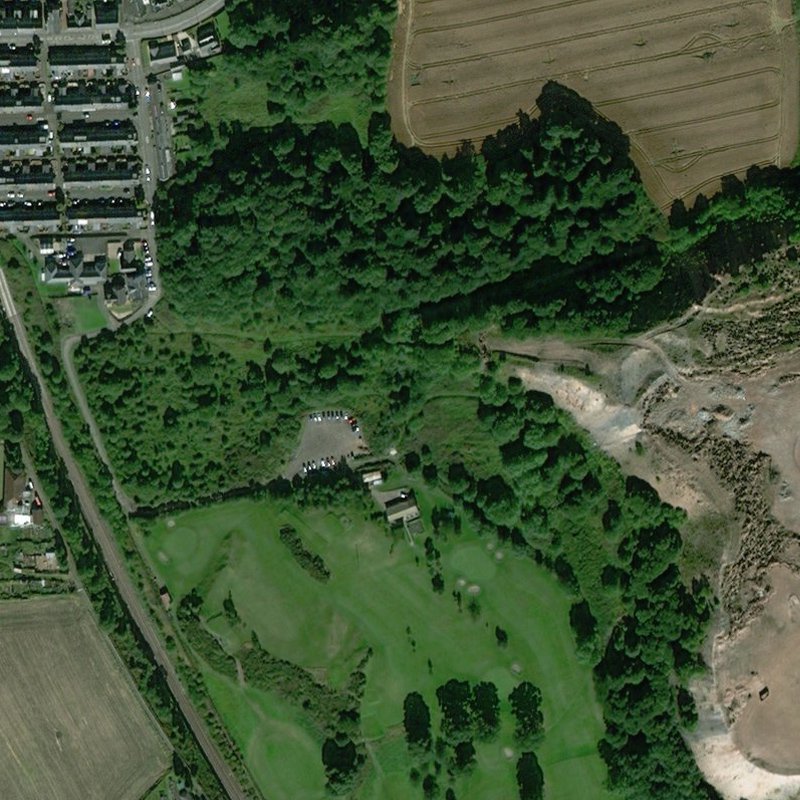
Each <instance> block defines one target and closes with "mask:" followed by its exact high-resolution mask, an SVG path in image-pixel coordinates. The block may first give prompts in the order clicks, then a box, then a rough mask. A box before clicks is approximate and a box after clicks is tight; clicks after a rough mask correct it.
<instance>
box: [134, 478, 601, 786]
mask: <svg viewBox="0 0 800 800" xmlns="http://www.w3.org/2000/svg"><path fill="white" fill-rule="evenodd" d="M445 499H446V498H445V497H444V496H443V495H442V496H438V495H436V494H428V495H420V500H421V501H423V502H422V504H421V505H422V510H423V514H424V515H426V516H427V515H428V514H429V510H430V508H431V506H432V505H433V504H436V503H441V502H443V501H444V500H445ZM283 524H291V525H293V526H294V527H295V528H296V529H297V531H298V532H299V533H300V535H301V537H302V538H303V541H304V543H305V545H306V546H307V547H308V548H310V549H311V550H313V551H314V552H316V553H318V554H319V555H320V556H322V558H323V559H324V561H325V563H326V565H327V566H328V568H329V569H330V571H331V573H332V577H331V579H330V581H329V582H328V583H327V584H322V583H319V582H316V581H314V580H312V579H311V578H310V577H309V576H308V575H307V574H306V573H305V572H304V571H303V570H302V569H301V568H300V567H299V566H297V564H296V563H295V562H294V560H293V559H292V558H291V556H290V555H289V553H288V551H287V550H286V548H285V547H284V545H283V544H282V543H281V542H280V540H279V539H278V530H279V528H280V526H281V525H283ZM427 530H428V532H430V531H431V526H430V523H429V522H428V523H427ZM493 544H494V543H493V542H490V541H489V540H486V539H481V538H480V537H479V536H478V535H476V534H475V533H474V532H473V531H471V530H469V529H465V530H463V531H462V533H461V534H460V535H455V534H452V533H451V534H449V537H448V538H447V539H446V540H443V539H442V538H441V537H440V539H439V540H437V547H438V548H439V549H440V551H441V554H442V568H443V576H444V580H445V586H446V588H445V591H444V593H443V594H442V595H438V594H435V593H433V591H432V589H431V583H430V577H429V574H428V571H427V567H426V566H425V559H424V552H423V549H422V547H421V545H418V546H417V547H415V548H413V549H412V548H410V547H409V546H408V545H407V544H406V543H405V541H404V540H403V539H402V537H400V536H399V535H396V536H390V535H389V534H388V532H387V531H386V529H385V527H384V526H383V524H382V523H378V522H374V521H371V520H368V519H366V518H365V515H364V512H363V511H362V510H361V509H359V508H355V507H349V508H348V507H339V508H335V509H329V510H322V509H311V510H305V511H299V510H298V509H297V508H296V507H294V506H292V505H290V504H282V503H277V502H266V501H263V502H261V501H259V502H256V501H237V502H232V503H226V504H223V505H218V506H214V507H210V508H206V509H200V510H196V511H189V512H186V513H183V514H180V515H177V516H176V517H174V518H172V519H169V520H167V519H162V520H160V521H158V522H156V523H154V524H153V526H152V528H151V529H150V531H149V533H148V535H147V536H146V546H147V547H148V549H149V551H150V554H151V556H152V559H153V562H154V563H155V564H156V565H157V568H158V570H159V572H160V575H159V577H160V579H162V580H163V581H164V582H165V583H166V584H167V586H168V587H169V588H170V591H171V592H172V594H173V596H174V597H175V598H176V600H177V599H179V598H180V597H181V596H183V595H184V594H186V593H187V592H189V591H190V590H191V589H192V588H194V587H199V589H200V591H201V593H202V595H203V597H204V600H205V604H204V609H203V613H204V616H206V618H207V619H208V620H209V623H208V624H209V627H210V628H211V629H212V630H213V631H214V633H216V634H217V635H219V636H220V637H221V639H222V641H224V642H226V644H227V646H228V647H229V648H230V649H234V648H236V647H238V646H239V645H240V644H241V643H242V642H243V641H244V639H245V638H247V633H246V631H245V630H242V629H238V630H236V631H234V630H233V629H232V628H231V627H230V626H229V624H228V623H227V621H226V620H225V617H224V616H223V615H222V614H221V609H222V602H223V600H224V598H225V597H226V596H227V594H228V592H231V594H232V597H233V600H234V602H235V605H236V608H237V611H238V613H239V615H240V616H241V618H242V620H243V621H244V623H245V624H244V626H243V628H244V629H246V630H250V629H253V630H255V632H256V633H257V634H258V636H259V639H260V640H261V641H262V643H263V644H264V645H265V646H266V647H267V648H268V649H269V650H270V651H271V652H273V653H274V654H275V655H278V656H281V657H283V658H286V659H289V660H292V661H294V662H295V663H298V664H300V665H301V666H303V667H305V668H307V669H309V670H312V671H313V672H314V674H315V675H316V676H317V677H318V679H323V680H325V682H326V683H328V684H329V685H331V686H334V687H338V686H342V685H343V683H344V682H345V681H346V679H347V676H348V674H349V672H350V671H351V670H352V669H353V667H354V666H355V664H356V662H357V661H358V659H359V658H360V656H361V654H363V652H364V650H365V649H366V647H368V646H369V647H372V649H373V651H374V655H373V658H372V660H371V661H370V663H369V666H368V668H367V687H366V692H365V695H364V699H363V703H362V708H361V712H362V730H363V733H364V736H365V738H366V740H367V741H368V743H369V744H368V754H369V759H368V767H367V769H366V772H365V775H366V777H365V781H364V783H363V784H362V786H361V788H360V790H359V792H358V795H357V796H358V797H359V798H370V799H371V798H375V799H376V800H377V798H398V800H405V798H409V800H411V798H417V797H419V796H420V795H421V790H420V788H419V787H413V786H412V785H411V784H410V783H409V781H408V778H407V774H408V762H407V756H406V749H405V743H404V740H403V736H402V705H403V700H404V698H405V696H406V694H408V693H409V692H411V691H419V692H421V693H422V694H423V695H424V696H425V698H426V700H427V701H428V703H429V705H430V706H431V708H432V711H434V715H436V713H437V712H436V711H435V706H436V701H435V689H436V687H437V686H439V685H440V684H442V683H444V682H445V681H447V680H448V679H449V678H452V677H458V678H462V679H470V680H472V681H477V680H483V679H485V680H491V681H492V682H494V683H495V684H496V686H497V688H498V691H499V693H500V695H501V698H505V697H506V696H507V694H508V692H509V690H510V689H511V688H512V686H513V685H514V684H515V681H516V680H517V679H516V678H515V676H514V674H513V673H512V671H511V665H512V664H514V663H517V664H519V665H520V667H521V670H522V671H521V674H520V678H525V679H528V680H532V681H533V682H534V683H536V684H538V685H539V686H541V688H542V691H543V694H544V712H545V726H546V735H545V737H544V739H543V740H542V742H541V744H540V745H539V746H538V747H537V750H538V754H539V758H540V761H541V763H542V766H543V769H544V771H545V780H546V783H547V786H548V798H549V800H562V799H563V800H568V798H569V800H571V798H574V797H577V796H587V794H586V791H587V787H601V786H602V785H603V782H604V778H605V768H604V766H603V764H602V762H601V761H600V758H599V756H598V754H597V750H596V742H597V739H598V738H599V736H600V735H601V733H602V722H601V717H600V711H599V708H598V706H597V703H596V701H595V698H594V690H593V685H592V678H591V672H590V670H589V668H588V667H587V666H585V665H583V664H582V663H580V662H579V661H578V660H577V658H576V656H575V650H574V644H573V640H572V634H571V631H570V627H569V623H568V610H569V605H570V597H569V596H568V595H567V594H566V592H565V591H564V590H563V588H562V587H561V586H560V585H559V584H558V583H557V582H556V581H555V580H554V579H553V578H552V577H551V576H550V574H549V573H547V572H546V571H545V570H543V569H541V568H539V567H537V566H536V565H535V564H533V563H532V562H531V561H530V560H528V559H526V558H523V557H520V556H518V555H516V554H515V553H514V552H513V551H511V550H500V549H494V548H493ZM460 580H464V581H466V582H467V585H470V584H473V583H474V584H477V585H479V586H480V595H479V596H478V602H479V606H480V612H479V615H478V617H477V618H475V619H474V618H473V617H472V616H471V615H470V614H469V613H468V612H467V611H466V609H465V610H464V611H459V609H458V606H457V604H456V601H455V600H454V598H453V596H452V594H451V593H452V591H453V590H454V589H456V588H457V587H459V581H460ZM462 591H463V588H462ZM464 605H465V606H466V597H465V601H464ZM496 625H500V626H501V627H503V628H504V629H505V630H506V631H507V632H508V636H509V645H508V647H507V648H506V649H500V648H499V647H498V645H497V643H496V640H495V635H494V628H495V626H496ZM429 661H430V663H429ZM206 683H207V686H208V690H209V692H210V694H211V696H212V697H213V698H214V700H215V702H216V703H217V705H218V707H219V709H220V712H221V713H222V716H223V718H224V719H225V721H226V724H227V725H228V726H229V727H230V729H231V731H232V733H233V735H234V737H235V738H236V740H237V741H238V743H239V745H240V747H241V748H242V750H243V752H244V753H245V754H246V758H247V760H248V765H249V767H250V769H251V771H252V773H253V776H254V778H255V779H256V781H257V782H258V783H259V785H260V786H261V788H262V789H263V791H264V792H265V794H266V795H267V796H269V797H276V798H280V797H287V798H288V797H297V796H302V797H304V798H309V799H310V800H313V798H316V797H322V796H323V794H322V792H323V781H324V779H323V776H322V769H321V764H320V758H319V742H315V740H314V737H313V735H312V734H311V733H310V730H309V729H307V728H306V727H305V725H304V722H303V719H302V712H300V711H299V709H295V708H293V707H290V706H288V705H287V704H286V703H284V702H283V701H281V700H279V699H278V698H275V697H271V696H269V695H267V694H266V693H264V692H260V691H256V690H254V689H252V688H250V687H247V686H245V687H241V686H237V685H234V683H233V682H232V681H229V680H227V679H223V678H221V677H219V676H217V675H215V674H213V673H206ZM509 737H510V729H504V730H503V732H502V733H501V735H500V737H499V738H498V739H497V740H496V741H495V742H492V743H490V744H486V745H479V747H478V751H479V764H480V767H479V768H478V769H476V770H475V771H474V772H473V773H472V774H471V775H470V776H468V777H462V778H460V779H459V783H458V784H457V788H456V793H457V795H458V796H464V797H474V798H485V797H513V796H515V795H516V783H515V778H514V760H513V759H512V760H508V759H506V758H505V756H504V755H503V752H502V747H503V744H504V743H505V744H508V743H509ZM312 743H313V745H314V746H313V747H312V746H311V745H312ZM298 781H302V782H303V785H302V786H301V785H299V783H298ZM592 797H597V798H605V797H608V795H607V794H606V793H604V792H603V790H602V789H599V788H597V789H596V791H594V794H593V795H592Z"/></svg>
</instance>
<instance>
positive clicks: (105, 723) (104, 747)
mask: <svg viewBox="0 0 800 800" xmlns="http://www.w3.org/2000/svg"><path fill="white" fill-rule="evenodd" d="M0 675H2V676H3V680H2V682H0V708H2V710H3V713H2V719H1V720H0V797H3V798H9V800H10V798H13V799H14V800H41V798H44V797H52V798H56V797H57V798H59V799H60V800H109V798H115V800H139V798H140V797H141V796H142V795H143V794H144V793H145V792H146V791H147V789H148V788H149V787H150V786H151V785H152V784H153V783H154V782H155V781H156V780H157V779H158V777H159V776H160V775H161V774H162V773H163V772H164V770H165V769H166V767H167V765H168V764H169V749H168V746H167V743H166V741H165V739H164V738H163V736H162V734H161V731H160V730H159V728H158V726H157V724H156V722H155V720H154V719H153V718H152V717H151V716H150V714H149V712H148V710H147V709H146V707H145V705H144V702H143V701H142V699H141V698H140V697H139V695H138V693H137V692H136V690H135V688H134V686H133V683H132V681H131V680H130V678H129V677H128V675H127V674H126V672H125V669H124V667H123V665H122V663H121V662H120V661H119V659H118V657H117V655H116V653H115V652H114V650H113V649H112V647H111V645H110V643H109V642H108V640H107V639H106V638H105V635H104V634H103V633H102V632H101V631H100V629H99V628H98V627H97V624H96V623H95V621H94V619H93V617H92V615H91V612H90V610H89V608H88V606H86V605H85V603H83V602H81V601H80V599H79V598H77V597H60V598H47V599H35V600H17V601H11V602H5V603H0Z"/></svg>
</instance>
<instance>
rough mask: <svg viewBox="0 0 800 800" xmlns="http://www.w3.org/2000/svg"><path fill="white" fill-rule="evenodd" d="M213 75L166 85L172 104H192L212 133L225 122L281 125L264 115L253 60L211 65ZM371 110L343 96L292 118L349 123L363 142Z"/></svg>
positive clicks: (263, 94)
mask: <svg viewBox="0 0 800 800" xmlns="http://www.w3.org/2000/svg"><path fill="white" fill-rule="evenodd" d="M210 64H211V69H209V71H204V72H202V73H201V74H200V75H195V74H193V73H192V71H191V70H185V71H184V74H183V78H182V79H181V80H179V81H173V82H172V83H170V84H169V91H170V94H171V95H172V96H174V97H175V99H181V98H182V99H184V100H186V101H189V102H191V103H193V104H196V106H197V109H198V112H199V114H200V116H201V117H202V119H203V120H205V121H206V122H208V123H209V125H211V127H212V128H215V129H216V128H218V127H219V126H220V124H221V123H223V122H228V123H230V122H234V121H235V122H238V123H240V124H241V125H242V126H243V127H245V128H248V127H269V126H271V125H274V124H276V123H277V122H279V121H280V119H281V118H282V117H275V116H274V115H272V114H270V113H269V111H268V110H267V99H268V98H267V90H266V82H265V79H264V75H263V73H262V70H261V67H260V64H259V62H258V61H255V60H240V61H235V62H233V61H228V60H226V59H224V58H223V59H215V60H213V61H211V62H210ZM372 112H373V108H372V107H371V105H370V104H369V102H367V101H365V100H364V98H363V97H361V96H360V95H359V94H358V93H356V92H348V91H342V92H338V93H332V94H328V95H326V96H325V98H324V99H322V100H320V101H317V102H314V103H311V104H308V105H307V106H306V107H305V108H303V109H301V110H298V111H297V112H296V113H294V114H293V118H294V119H295V121H297V122H299V123H308V124H312V123H316V122H323V121H329V122H333V123H334V124H337V125H338V124H343V123H348V122H349V123H351V124H352V125H353V127H354V128H355V129H356V131H357V132H358V135H359V137H360V138H361V140H362V142H364V141H365V140H366V135H367V125H368V124H369V118H370V115H371V114H372Z"/></svg>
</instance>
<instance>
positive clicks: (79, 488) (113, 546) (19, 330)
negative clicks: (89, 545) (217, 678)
mask: <svg viewBox="0 0 800 800" xmlns="http://www.w3.org/2000/svg"><path fill="white" fill-rule="evenodd" d="M0 301H2V305H3V310H4V311H5V314H6V316H7V317H8V319H9V321H10V322H11V324H12V325H13V327H14V333H15V334H16V337H17V342H18V344H19V349H20V352H21V353H22V355H23V357H24V358H25V360H26V361H27V362H28V364H29V366H30V369H31V373H32V374H33V376H34V378H35V379H36V382H37V383H38V384H39V392H40V396H41V401H42V409H43V410H44V413H45V417H46V419H47V425H48V427H49V428H50V433H51V435H52V437H53V444H54V445H55V448H56V451H57V452H58V454H59V456H60V457H61V459H62V460H63V461H64V464H65V465H66V468H67V474H68V475H69V479H70V482H71V483H72V486H73V488H74V489H75V494H76V495H77V497H78V501H79V503H80V506H81V512H82V514H83V518H84V520H85V521H86V524H87V525H88V526H89V528H90V529H91V531H92V534H93V535H94V538H95V541H96V542H97V544H98V546H99V547H100V551H101V552H102V554H103V558H104V560H105V562H106V566H107V567H108V570H109V572H110V573H111V575H112V577H113V579H114V581H115V582H116V585H117V591H118V592H119V595H120V598H121V599H122V601H123V603H125V606H126V607H127V609H128V612H129V613H130V615H131V617H132V618H133V620H134V622H135V623H136V625H137V626H138V628H139V630H140V631H141V633H142V635H143V636H144V638H145V640H146V641H147V643H148V644H149V645H150V648H151V649H152V651H153V657H154V659H155V661H156V663H157V664H158V665H159V666H160V667H161V668H162V669H163V670H164V674H165V675H166V679H167V685H168V686H169V689H170V691H171V692H172V695H173V697H174V698H175V700H176V701H177V703H178V705H179V706H180V709H181V712H182V713H183V715H184V717H185V718H186V721H187V723H188V724H189V727H190V728H191V729H192V733H193V734H194V735H195V738H196V739H197V741H198V743H199V745H200V747H201V749H202V750H203V753H204V754H205V756H206V758H207V759H208V761H209V763H210V764H211V766H212V768H213V770H214V772H215V773H216V774H217V777H218V778H219V780H220V782H221V783H222V785H223V787H224V788H225V791H226V792H227V793H228V796H229V797H230V798H231V800H249V798H248V795H247V794H246V793H245V791H244V790H243V789H242V787H241V786H240V785H239V781H238V780H237V779H236V776H235V775H234V774H233V772H232V771H231V769H230V767H229V766H228V765H227V764H226V763H225V760H224V759H223V758H222V756H221V754H220V752H219V750H217V746H216V744H214V742H213V741H212V740H211V738H210V737H209V735H208V733H207V732H206V729H205V725H204V723H203V719H202V717H201V716H200V714H198V713H197V711H196V709H195V707H194V706H193V705H192V702H191V700H190V699H189V696H188V695H187V694H186V692H185V690H184V688H183V686H182V685H181V683H180V681H179V679H178V676H177V673H176V672H175V668H174V667H173V666H172V663H171V662H170V660H169V656H168V655H167V652H166V650H165V649H164V646H163V645H162V643H161V639H160V638H159V635H158V631H157V630H156V628H155V625H154V624H153V621H152V619H151V618H150V614H149V612H148V611H147V609H146V608H145V607H144V604H143V602H142V599H141V597H140V596H139V592H138V591H137V589H136V587H135V586H134V585H133V581H132V580H131V578H130V575H129V574H128V571H127V568H126V566H125V563H124V561H123V559H122V557H121V556H120V554H119V551H118V549H117V543H116V540H115V538H114V534H113V532H112V531H111V529H110V527H109V525H108V523H107V522H106V521H105V519H104V518H103V516H102V515H101V514H100V510H99V509H98V507H97V504H96V502H95V499H94V496H93V495H92V492H91V491H90V489H89V486H88V484H87V483H86V478H85V477H84V475H83V472H82V471H81V469H80V467H79V466H78V464H77V462H76V461H75V459H74V457H73V455H72V452H71V451H70V449H69V445H68V444H67V440H66V438H65V437H64V432H63V430H62V428H61V422H60V421H59V419H58V416H57V415H56V412H55V408H54V406H53V399H52V397H51V396H50V392H49V390H48V388H47V384H46V383H45V382H44V380H43V379H42V375H41V372H40V370H39V364H38V361H37V360H36V358H35V356H34V353H33V349H32V348H31V345H30V342H29V341H28V334H27V331H26V330H25V325H24V324H23V322H22V318H21V317H20V316H19V314H18V313H17V310H16V307H15V305H14V299H13V297H12V295H11V291H10V289H9V287H8V283H7V281H6V276H5V272H4V271H3V270H2V269H0Z"/></svg>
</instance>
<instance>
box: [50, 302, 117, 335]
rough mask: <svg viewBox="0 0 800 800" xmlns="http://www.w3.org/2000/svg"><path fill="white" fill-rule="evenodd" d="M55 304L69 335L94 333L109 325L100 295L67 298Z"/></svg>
mask: <svg viewBox="0 0 800 800" xmlns="http://www.w3.org/2000/svg"><path fill="white" fill-rule="evenodd" d="M55 303H56V308H57V309H58V313H59V317H60V318H61V321H62V324H63V328H64V331H65V332H67V333H93V332H94V331H99V330H100V329H101V328H105V326H106V325H107V323H108V321H107V319H106V315H105V314H104V313H103V309H102V308H100V298H99V296H98V295H92V296H91V297H65V298H63V299H61V300H56V301H55Z"/></svg>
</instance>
